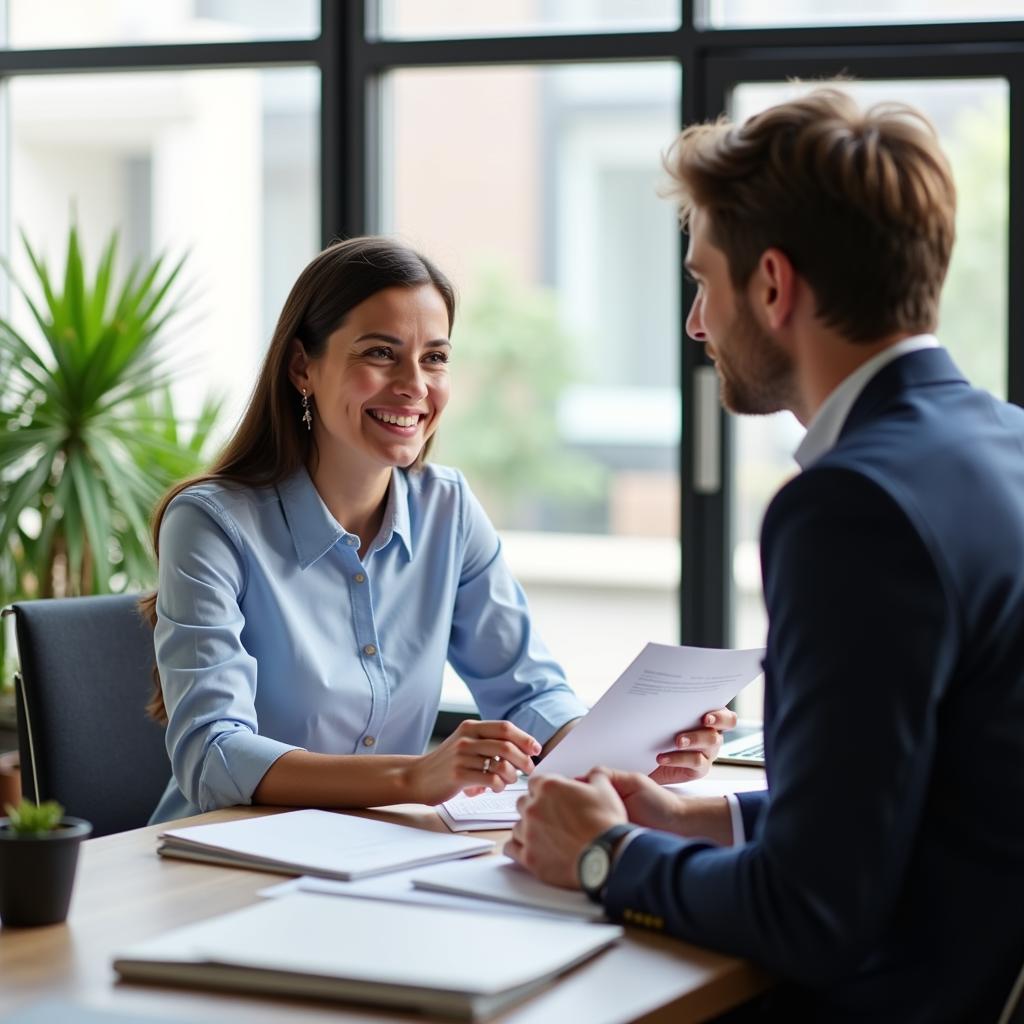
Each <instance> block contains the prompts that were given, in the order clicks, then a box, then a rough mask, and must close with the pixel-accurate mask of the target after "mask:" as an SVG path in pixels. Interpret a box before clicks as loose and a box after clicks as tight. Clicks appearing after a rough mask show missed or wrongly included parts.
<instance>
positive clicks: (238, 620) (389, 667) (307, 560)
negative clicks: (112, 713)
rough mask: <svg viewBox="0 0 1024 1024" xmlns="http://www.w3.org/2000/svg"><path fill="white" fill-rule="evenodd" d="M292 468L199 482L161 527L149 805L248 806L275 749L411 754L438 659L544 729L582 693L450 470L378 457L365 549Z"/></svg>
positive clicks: (163, 808)
mask: <svg viewBox="0 0 1024 1024" xmlns="http://www.w3.org/2000/svg"><path fill="white" fill-rule="evenodd" d="M359 544H360V541H359V538H358V537H355V536H354V535H352V534H350V533H347V532H346V531H345V529H344V528H343V527H342V526H340V525H339V524H338V522H337V521H336V520H335V519H334V518H333V516H332V515H331V514H330V512H329V511H328V510H327V507H326V506H325V505H324V503H323V501H322V500H321V498H320V495H319V494H318V493H317V491H316V488H315V487H314V486H313V483H312V481H311V480H310V478H309V475H308V473H307V472H306V471H305V470H301V471H300V472H299V473H297V474H295V475H294V476H292V477H290V478H289V479H287V480H285V481H284V482H283V483H281V484H279V485H277V486H276V487H267V488H263V489H252V488H247V487H240V486H234V485H230V484H222V483H204V484H200V485H197V486H195V487H191V488H189V489H188V490H186V491H184V492H182V493H181V494H180V495H178V496H177V497H176V498H175V499H174V501H173V502H171V504H170V506H169V507H168V509H167V512H166V514H165V516H164V520H163V524H162V526H161V529H160V577H159V593H158V597H157V625H156V631H155V643H156V657H157V665H158V667H159V670H160V678H161V681H162V684H163V692H164V701H165V703H166V705H167V713H168V717H169V724H168V727H167V750H168V753H169V754H170V758H171V767H172V769H173V773H174V774H173V778H172V779H171V781H170V783H169V785H168V787H167V790H166V792H165V793H164V795H163V797H162V799H161V800H160V803H159V805H158V806H157V808H156V810H155V811H154V813H153V817H152V819H151V820H152V821H153V822H158V821H167V820H169V819H172V818H179V817H184V816H186V815H189V814H198V813H200V812H201V811H208V810H212V809H214V808H216V807H223V806H228V805H232V804H247V803H250V802H251V801H252V794H253V791H254V790H255V789H256V787H257V786H258V785H259V782H260V780H261V779H262V778H263V775H264V774H265V773H266V771H267V769H268V768H269V767H270V766H271V765H272V764H273V763H274V761H276V760H277V758H279V757H280V756H281V755H282V754H284V753H286V752H287V751H289V750H294V749H307V750H312V751H317V752H320V753H330V754H368V753H373V754H419V753H422V752H423V750H424V749H425V747H426V744H427V741H428V739H429V737H430V734H431V730H432V727H433V724H434V718H435V715H436V713H437V708H438V703H439V700H440V693H441V678H442V672H443V669H444V664H445V661H446V660H447V661H450V662H451V664H452V666H453V668H454V669H455V670H456V671H457V672H458V673H459V675H460V676H461V677H462V678H463V679H464V680H465V682H466V684H467V685H468V686H469V689H470V691H471V692H472V694H473V696H474V698H475V699H476V702H477V705H478V707H479V709H480V713H481V715H482V716H483V717H484V718H487V719H500V718H507V719H509V720H510V721H512V722H514V723H515V724H516V725H517V726H519V727H520V728H521V729H524V730H525V731H526V732H528V733H530V734H531V735H532V736H533V737H534V738H535V739H537V740H538V741H539V742H540V743H545V742H546V741H547V740H548V739H549V738H550V737H551V736H552V735H553V734H554V733H555V732H556V731H557V730H558V729H559V728H560V727H561V726H562V725H564V724H565V723H566V722H568V721H569V720H570V719H573V718H577V717H579V716H580V715H583V714H585V713H586V710H587V709H586V706H585V705H584V704H583V703H582V702H581V701H580V700H579V699H578V698H577V697H576V695H575V694H574V693H573V692H572V690H571V689H570V687H569V686H568V684H567V683H566V681H565V675H564V673H563V671H562V669H561V667H560V666H559V665H558V663H557V662H556V661H555V660H554V659H553V658H552V657H551V655H550V653H549V652H548V650H547V648H546V647H545V645H544V643H543V642H542V641H541V639H540V638H539V637H538V636H537V634H536V633H535V632H534V631H533V628H532V626H531V623H530V616H529V611H528V608H527V603H526V596H525V595H524V593H523V591H522V588H521V587H520V586H519V584H518V583H517V582H516V580H515V579H514V578H513V576H512V575H511V573H510V572H509V570H508V568H507V566H506V565H505V562H504V560H503V558H502V555H501V544H500V541H499V540H498V537H497V534H496V533H495V531H494V528H493V526H492V525H491V523H490V521H489V520H488V519H487V516H486V514H485V513H484V511H483V509H482V508H481V507H480V505H479V503H478V502H477V500H476V499H475V498H474V497H473V495H472V493H471V492H470V490H469V487H468V486H467V484H466V482H465V480H464V478H463V477H462V474H461V473H459V472H458V471H456V470H452V469H446V468H444V467H440V466H430V465H428V466H426V467H425V468H424V469H423V470H422V472H407V471H405V470H395V471H394V472H393V473H392V477H391V485H390V487H389V488H388V498H387V507H386V510H385V514H384V521H383V524H382V526H381V529H380V532H379V533H378V535H377V537H376V538H375V540H374V541H373V543H372V544H371V545H370V548H369V550H368V552H367V554H366V557H365V558H364V559H360V557H359V551H358V549H359Z"/></svg>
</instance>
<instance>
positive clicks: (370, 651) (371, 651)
mask: <svg viewBox="0 0 1024 1024" xmlns="http://www.w3.org/2000/svg"><path fill="white" fill-rule="evenodd" d="M376 653H377V648H376V647H374V646H373V644H367V645H366V646H365V647H364V648H363V654H365V655H366V656H367V657H368V658H372V657H373V656H374V655H375V654H376Z"/></svg>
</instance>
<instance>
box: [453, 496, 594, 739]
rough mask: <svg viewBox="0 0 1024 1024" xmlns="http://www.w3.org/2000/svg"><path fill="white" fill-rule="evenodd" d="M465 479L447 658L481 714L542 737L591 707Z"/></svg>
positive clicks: (551, 734) (536, 737)
mask: <svg viewBox="0 0 1024 1024" xmlns="http://www.w3.org/2000/svg"><path fill="white" fill-rule="evenodd" d="M460 484H461V499H462V500H461V504H460V519H461V521H460V530H461V533H462V551H463V559H462V569H461V573H460V576H459V584H458V589H457V592H456V598H455V609H454V615H453V618H452V632H451V641H450V645H449V652H448V660H449V661H450V662H451V665H452V667H453V668H454V669H455V671H456V672H458V674H459V675H460V676H461V677H462V679H463V680H464V681H465V683H466V685H467V686H468V687H469V689H470V691H471V692H472V694H473V697H474V699H475V700H476V703H477V707H478V708H479V709H480V714H481V715H482V716H483V717H484V718H495V719H499V718H506V719H508V720H509V721H510V722H512V723H514V724H515V725H517V726H519V728H521V729H523V730H525V731H526V732H528V733H529V734H530V735H531V736H533V737H534V739H536V740H537V741H538V742H539V743H542V744H543V743H546V742H547V741H548V740H549V739H550V738H551V737H552V736H553V735H554V734H555V733H556V732H557V731H558V730H559V729H560V728H561V727H562V726H563V725H565V723H566V722H568V721H570V720H571V719H574V718H579V717H580V716H582V715H585V714H586V713H587V706H586V705H585V704H584V703H583V702H582V701H581V700H580V699H579V698H578V697H577V696H576V694H575V693H574V692H573V690H572V688H571V687H570V686H569V684H568V682H566V679H565V673H564V671H563V670H562V667H561V665H559V664H558V662H557V661H556V660H555V659H554V658H553V657H552V655H551V653H550V651H548V649H547V647H546V645H545V644H544V642H543V640H541V638H540V637H539V636H538V635H537V633H536V631H535V630H534V628H533V625H532V622H531V620H530V612H529V607H528V605H527V600H526V595H525V593H523V588H522V587H521V586H520V585H519V583H518V582H517V581H516V579H515V577H514V576H513V575H512V573H511V572H510V571H509V568H508V566H507V565H506V564H505V560H504V558H503V557H502V554H501V542H500V541H499V539H498V535H497V533H496V532H495V530H494V527H493V526H492V525H491V523H490V520H489V519H488V518H487V515H486V513H485V512H484V510H483V508H481V506H480V503H479V502H478V501H477V500H476V498H475V497H474V496H473V494H472V492H471V491H470V490H469V488H468V487H467V486H466V484H465V482H464V481H463V480H462V479H461V477H460Z"/></svg>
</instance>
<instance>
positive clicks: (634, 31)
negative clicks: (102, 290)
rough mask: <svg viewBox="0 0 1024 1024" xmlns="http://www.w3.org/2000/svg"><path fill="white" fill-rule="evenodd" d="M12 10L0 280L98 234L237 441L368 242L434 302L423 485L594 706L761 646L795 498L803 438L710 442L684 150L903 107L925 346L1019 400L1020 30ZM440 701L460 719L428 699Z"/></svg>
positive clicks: (270, 7)
mask: <svg viewBox="0 0 1024 1024" xmlns="http://www.w3.org/2000/svg"><path fill="white" fill-rule="evenodd" d="M4 10H5V12H6V24H5V25H4V26H3V29H4V39H5V40H6V46H5V47H4V48H0V83H2V84H0V90H2V97H3V104H2V106H0V160H2V177H0V180H2V181H3V182H4V188H3V190H0V207H2V208H0V250H2V253H3V255H4V256H5V257H6V258H8V259H10V260H11V261H12V263H13V266H14V268H15V270H16V271H17V270H18V269H20V268H22V267H23V263H22V262H21V260H22V256H21V255H20V253H19V251H18V244H17V235H16V231H17V229H18V228H19V227H22V226H23V227H25V229H26V230H27V232H28V233H29V235H30V236H31V238H32V240H33V241H34V242H35V243H36V244H37V245H38V246H39V247H41V248H43V249H45V250H47V251H50V252H53V253H54V255H56V250H57V247H58V245H59V243H60V241H61V239H62V237H63V236H64V234H65V232H66V229H67V225H68V223H69V221H70V220H71V219H72V218H74V220H76V221H77V223H78V224H79V226H80V228H81V231H82V234H83V237H84V243H85V246H86V249H87V251H91V252H93V253H95V252H96V250H97V249H98V247H99V245H100V242H101V240H102V239H103V238H104V237H106V236H107V235H108V234H109V232H111V231H112V230H115V229H116V230H118V231H119V232H120V235H121V241H122V253H123V257H124V258H125V259H126V260H127V259H131V257H132V256H136V255H143V256H146V255H149V256H151V255H153V254H155V253H156V252H158V251H161V250H164V249H166V250H169V251H170V252H171V253H172V254H176V253H180V252H184V251H188V252H189V253H190V256H189V261H188V264H187V268H188V269H187V272H186V278H187V279H188V281H189V282H190V283H191V284H193V285H194V298H193V299H192V300H190V307H189V312H190V316H189V317H187V318H185V319H184V320H183V322H182V324H181V327H180V330H179V335H178V337H177V342H178V345H179V349H180V352H181V354H182V356H183V357H185V358H187V360H188V361H190V362H191V364H192V368H193V374H192V376H191V377H190V378H188V379H187V380H186V381H185V382H184V383H183V385H182V386H181V388H180V398H181V402H182V406H181V408H182V410H183V415H187V411H188V410H189V409H195V408H197V407H198V403H199V401H200V399H201V396H202V394H203V393H205V392H206V391H207V390H210V389H211V388H212V389H216V390H220V391H222V392H224V393H226V395H227V396H228V409H229V415H228V416H227V417H226V419H225V423H226V425H230V421H231V419H233V417H234V415H236V414H237V412H238V410H239V408H240V406H241V403H242V401H243V400H244V397H245V395H246V393H247V391H248V389H249V388H250V387H251V384H252V381H253V379H254V376H255V373H256V369H257V365H258V360H259V356H260V353H261V351H262V350H263V348H264V347H265V345H266V343H267V340H268V339H269V336H270V333H271V330H272V326H273V320H274V317H275V316H276V314H277V311H278V309H279V307H280V304H281V302H282V299H283V297H284V294H285V291H286V289H287V287H288V285H289V284H290V282H291V281H292V280H293V279H294V276H295V274H296V272H297V271H298V269H299V268H300V267H301V266H302V265H303V264H304V263H305V262H306V261H307V260H308V259H309V258H310V257H311V256H312V255H313V254H314V253H315V252H316V251H317V250H318V249H319V248H320V247H321V246H322V245H323V244H325V243H327V242H329V241H330V240H332V239H334V238H337V237H345V236H351V235H355V234H360V233H363V232H366V231H386V232H394V233H396V234H398V235H400V236H402V237H404V238H406V239H407V240H409V241H410V242H412V243H413V244H414V245H416V246H418V247H420V248H422V249H423V250H425V251H426V252H427V253H429V254H430V255H431V256H433V257H434V258H435V259H436V260H437V261H438V262H439V263H440V264H441V266H442V267H444V268H445V269H446V270H447V271H448V272H449V274H450V275H451V276H452V277H453V278H454V280H455V282H456V284H457V285H458V288H459V291H460V296H461V300H460V308H459V313H458V317H457V324H456V332H455V337H454V341H455V356H454V360H453V376H454V386H455V396H454V398H453V402H452V404H451V406H450V409H449V412H448V415H447V418H446V421H445V423H444V424H443V426H442V432H441V435H440V437H439V445H438V448H437V458H438V459H440V460H444V461H448V462H451V463H454V464H455V465H457V466H459V467H460V468H462V469H463V471H464V472H465V473H466V475H467V477H468V478H469V480H470V482H471V484H472V486H473V488H474V490H475V491H476V492H477V493H478V494H479V496H480V498H481V500H482V501H483V503H484V505H485V507H486V508H487V510H488V512H489V513H490V515H491V516H492V518H493V519H494V521H495V523H496V524H497V525H498V527H499V529H500V530H501V533H502V536H503V539H504V544H505V551H506V554H507V557H508V560H509V562H510V563H511V564H512V566H513V568H514V569H515V571H516V572H517V573H518V575H519V576H520V578H521V579H522V581H523V583H524V585H525V587H526V590H527V593H528V596H529V597H530V599H531V602H532V606H533V608H534V611H535V614H536V617H537V619H538V623H539V626H540V629H541V632H542V633H543V635H544V636H545V639H546V640H547V641H548V644H549V646H550V647H551V648H552V650H553V651H554V652H555V653H556V655H558V656H559V657H561V659H562V660H563V661H564V662H565V663H566V666H567V668H568V670H569V675H570V678H571V679H572V681H573V682H574V683H575V684H576V685H577V686H578V688H579V689H580V691H581V692H582V693H583V695H584V696H585V697H586V698H587V699H589V700H593V699H595V698H596V697H597V696H598V695H599V694H600V693H601V692H602V690H603V689H604V688H605V687H606V686H607V685H608V684H609V683H610V682H611V681H612V680H613V679H614V677H615V676H616V675H617V674H618V672H619V671H620V670H621V669H622V668H623V666H624V665H625V663H626V662H627V661H628V660H629V658H630V657H631V656H632V655H633V653H635V651H636V649H637V648H638V647H639V646H640V645H641V644H642V643H643V642H644V641H646V640H666V641H682V642H685V643H692V644H698V645H723V644H731V643H735V644H737V645H748V644H759V643H761V642H762V641H763V638H764V632H765V621H764V612H763V607H762V605H761V599H760V576H759V560H758V556H757V536H758V531H759V527H760V522H761V518H762V516H763V513H764V508H765V505H766V503H767V501H768V500H770V497H771V494H772V493H773V491H774V490H775V488H776V487H777V486H778V484H779V483H780V481H782V480H783V479H785V477H786V475H787V474H789V473H792V472H795V466H794V465H793V463H792V461H791V454H792V451H793V449H794V448H795V446H796V444H797V443H798V441H799V438H800V434H801V428H800V427H799V425H798V424H797V423H796V422H795V421H794V420H793V419H792V418H791V417H781V416H780V417H774V418H770V419H768V420H735V419H734V418H732V417H731V416H729V415H727V414H725V413H724V412H722V411H721V410H720V408H719V406H718V401H717V387H716V384H715V380H714V375H713V371H712V370H711V367H710V365H709V364H708V362H707V361H706V358H705V356H704V354H703V352H702V351H701V349H700V347H699V346H696V345H693V344H691V343H690V342H688V341H687V340H686V338H685V336H684V333H683V323H684V319H685V315H686V310H687V307H688V304H689V302H690V300H691V299H692V293H691V291H690V289H689V287H688V286H686V285H683V284H681V283H680V277H679V264H680V256H681V253H682V251H683V248H684V244H685V239H683V238H682V237H681V236H680V234H679V232H678V230H677V228H676V224H675V220H674V212H673V210H672V208H671V205H670V204H669V203H667V202H666V201H664V200H661V199H659V198H658V186H659V183H660V182H661V180H662V176H663V172H662V169H661V164H660V155H661V154H662V153H663V152H664V150H665V149H666V148H667V147H668V146H669V144H670V143H671V142H672V141H673V138H674V137H675V135H676V134H677V132H678V130H679V128H680V126H681V125H682V124H684V123H689V122H692V121H697V120H703V119H706V118H713V117H716V116H718V115H719V114H720V113H722V112H725V111H729V112H731V113H732V114H733V116H736V117H743V116H746V115H747V114H749V113H751V112H753V111H755V110H757V109H760V108H762V107H763V106H765V105H766V104H770V103H772V102H773V101H775V100H777V99H778V98H780V97H782V96H785V95H788V94H789V93H790V92H792V91H793V90H795V89H800V88H805V87H806V86H802V85H800V84H799V82H795V81H793V80H794V79H800V80H803V81H805V82H806V81H811V80H814V79H817V78H820V77H827V76H833V75H837V74H844V75H846V76H849V77H851V78H852V79H854V80H855V81H854V82H852V83H851V84H850V85H849V88H850V89H851V90H853V91H854V92H855V93H856V95H857V96H858V97H859V98H861V99H863V100H865V101H867V102H872V101H875V100H885V99H905V100H909V101H910V102H912V103H915V104H917V105H918V106H920V107H922V108H923V109H924V110H925V111H926V112H927V113H928V114H929V115H930V116H931V118H932V119H933V121H934V122H935V124H936V127H937V128H938V131H939V133H940V135H941V137H942V140H943V144H944V146H945V148H946V150H947V152H948V153H949V155H950V158H951V160H952V162H953V166H954V172H955V175H956V179H957V185H958V189H959V193H960V216H959V221H958V242H957V248H956V251H955V255H954V261H953V267H952V270H951V272H950V278H949V284H948V288H947V291H946V296H945V302H944V304H943V307H942V324H941V328H940V333H941V335H942V340H943V341H944V342H945V343H946V344H947V345H948V346H949V347H950V349H951V350H952V351H953V353H954V356H955V357H956V359H957V360H958V361H959V362H960V364H961V366H962V367H963V369H964V370H965V371H966V372H967V374H968V376H970V377H971V378H972V379H973V380H974V381H975V383H977V384H979V385H981V386H984V387H987V388H990V389H991V390H993V391H995V392H996V393H998V394H1003V395H1006V396H1008V397H1009V398H1010V399H1011V400H1013V401H1016V402H1021V401H1022V400H1024V358H1022V355H1024V288H1022V287H1021V285H1020V282H1019V278H1020V274H1021V268H1022V266H1024V161H1022V160H1021V159H1020V153H1021V152H1024V150H1022V149H1021V145H1022V139H1021V132H1022V131H1024V119H1022V111H1024V97H1022V95H1021V88H1022V86H1021V84H1020V83H1022V82H1024V8H1021V5H1020V3H1019V2H1014V0H979V2H977V3H974V2H967V0H934V2H931V0H930V2H928V3H925V2H924V0H886V2H885V3H881V2H859V3H854V2H852V0H835V2H831V3H823V2H819V0H778V2H776V3H772V4H765V3H762V2H760V0H703V2H694V3H690V2H684V0H493V2H490V0H488V2H487V3H481V2H474V0H429V2H427V0H367V2H365V3H364V2H363V0H344V2H341V0H244V2H243V0H173V2H170V3H163V4H145V3H140V2H137V0H90V2H89V3H88V4H83V3H81V2H74V0H8V2H7V4H6V5H4ZM0 299H2V300H3V301H4V302H6V301H8V297H7V296H5V295H0ZM10 313H11V315H12V316H14V317H15V318H17V317H19V316H21V315H23V314H24V311H19V310H18V309H16V308H15V309H13V310H11V311H10ZM186 321H187V322H186ZM225 429H227V426H225ZM445 692H446V696H447V698H448V699H449V700H451V701H453V702H454V703H456V704H458V703H463V704H464V702H465V701H466V700H467V695H466V694H465V691H463V690H461V689H460V688H459V685H458V682H457V680H455V679H454V678H452V679H450V680H449V681H448V685H447V688H446V691H445ZM744 710H745V711H749V712H753V713H755V714H756V713H757V712H758V708H757V706H756V702H754V703H752V704H748V705H747V706H746V707H745V708H744Z"/></svg>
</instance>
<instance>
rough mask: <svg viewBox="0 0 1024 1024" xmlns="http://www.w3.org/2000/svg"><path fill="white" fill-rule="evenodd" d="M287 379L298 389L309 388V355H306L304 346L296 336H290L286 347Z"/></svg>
mask: <svg viewBox="0 0 1024 1024" xmlns="http://www.w3.org/2000/svg"><path fill="white" fill-rule="evenodd" d="M288 379H289V380H290V381H291V382H292V384H294V385H295V387H296V388H298V389H299V390H300V391H301V390H302V389H303V388H305V389H306V390H307V391H309V390H310V385H309V356H307V355H306V348H305V346H304V345H303V344H302V342H301V341H299V339H298V338H292V340H291V344H290V345H289V347H288Z"/></svg>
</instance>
